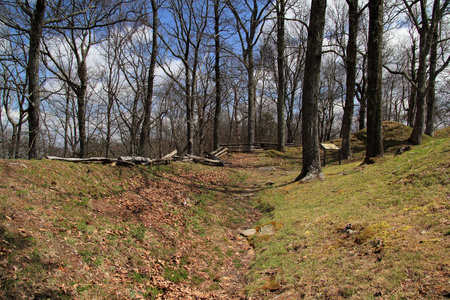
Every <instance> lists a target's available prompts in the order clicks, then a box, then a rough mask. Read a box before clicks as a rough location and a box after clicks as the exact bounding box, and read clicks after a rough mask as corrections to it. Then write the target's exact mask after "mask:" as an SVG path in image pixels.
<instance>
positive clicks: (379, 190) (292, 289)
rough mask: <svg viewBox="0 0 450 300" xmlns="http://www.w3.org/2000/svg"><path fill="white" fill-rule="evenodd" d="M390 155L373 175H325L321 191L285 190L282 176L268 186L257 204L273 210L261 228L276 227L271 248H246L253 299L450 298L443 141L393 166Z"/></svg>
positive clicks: (333, 170) (447, 163)
mask: <svg viewBox="0 0 450 300" xmlns="http://www.w3.org/2000/svg"><path fill="white" fill-rule="evenodd" d="M387 125H388V126H387V127H388V128H389V127H390V126H391V125H394V127H401V126H400V125H398V124H397V125H396V124H387ZM385 131H386V130H385ZM407 133H408V130H407V129H405V136H406V135H407ZM385 136H386V134H385ZM394 136H395V134H394V135H393V136H390V137H391V138H393V137H394ZM438 136H439V134H438ZM393 141H394V139H392V141H391V142H393ZM397 141H398V140H397ZM388 143H389V141H388ZM403 143H404V142H402V139H400V141H398V142H393V143H391V144H392V146H393V147H394V146H395V145H401V144H403ZM394 149H395V148H392V149H391V151H389V150H388V154H386V156H385V157H384V158H382V159H380V160H379V161H378V162H377V163H376V164H374V165H368V166H360V165H359V163H360V161H359V162H349V163H348V162H347V163H346V164H343V165H342V166H338V165H336V164H334V165H332V166H327V167H325V168H324V173H325V176H326V179H325V181H324V182H313V183H306V184H298V183H294V184H285V183H286V182H288V181H289V180H291V179H292V178H294V177H293V174H291V173H289V172H288V173H287V174H286V176H284V177H283V176H281V177H278V178H277V179H274V180H275V188H272V189H270V190H267V191H265V192H264V193H262V194H260V197H259V199H258V200H259V201H260V202H262V203H264V204H265V205H266V206H272V207H273V208H274V210H273V211H272V212H271V214H269V215H266V216H265V217H264V218H263V219H262V220H260V222H259V223H258V224H259V225H261V224H265V223H270V222H275V223H276V224H282V225H281V228H280V229H279V230H278V232H277V233H276V234H275V235H274V236H273V237H271V238H270V239H267V237H264V238H256V239H254V240H253V243H254V244H255V246H256V249H257V256H256V261H255V264H254V266H253V269H252V272H251V273H250V277H251V281H252V284H251V285H250V286H249V290H250V291H251V293H253V294H254V295H256V296H259V297H261V298H264V297H267V298H270V297H272V296H273V294H280V293H281V294H283V295H284V296H285V298H281V299H297V298H303V297H304V298H307V299H309V298H314V299H338V298H353V299H372V298H373V299H376V298H379V297H382V299H417V298H425V299H439V298H443V297H444V296H446V297H449V296H450V295H449V293H450V213H449V212H450V184H449V183H450V178H449V176H450V160H449V157H450V139H449V138H442V139H429V138H428V139H427V141H426V142H425V143H424V144H423V145H421V146H417V147H414V148H413V149H412V150H411V151H408V152H405V153H404V154H402V155H399V156H394V155H393V154H392V153H391V152H392V151H393V150H394ZM285 173H286V172H285ZM270 291H272V292H270ZM271 294H272V295H271Z"/></svg>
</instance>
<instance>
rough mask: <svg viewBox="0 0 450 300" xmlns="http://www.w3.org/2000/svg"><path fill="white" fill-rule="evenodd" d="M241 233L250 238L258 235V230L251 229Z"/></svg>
mask: <svg viewBox="0 0 450 300" xmlns="http://www.w3.org/2000/svg"><path fill="white" fill-rule="evenodd" d="M239 233H240V234H241V235H243V236H245V237H249V236H252V235H255V234H256V229H254V228H250V229H246V230H241V232H239Z"/></svg>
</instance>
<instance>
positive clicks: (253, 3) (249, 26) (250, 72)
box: [226, 0, 271, 150]
mask: <svg viewBox="0 0 450 300" xmlns="http://www.w3.org/2000/svg"><path fill="white" fill-rule="evenodd" d="M226 3H227V6H228V7H229V8H230V10H231V12H232V13H233V15H234V17H235V22H236V30H237V34H238V36H239V43H240V46H241V50H242V57H239V59H240V60H241V62H242V63H243V65H244V67H245V69H246V71H247V89H248V90H247V92H248V98H247V101H248V127H247V132H248V136H247V147H248V149H249V150H252V149H253V144H254V142H255V119H256V115H255V112H256V111H255V103H256V76H255V60H254V49H255V46H256V44H257V43H258V41H259V38H260V36H261V34H262V32H263V30H262V27H263V25H264V23H265V21H266V19H267V16H268V15H269V13H270V11H268V8H269V6H270V4H271V1H261V0H245V1H244V3H241V4H242V5H241V6H238V3H239V2H237V1H234V2H232V1H231V0H227V2H226Z"/></svg>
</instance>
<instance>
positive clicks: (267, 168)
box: [258, 167, 276, 171]
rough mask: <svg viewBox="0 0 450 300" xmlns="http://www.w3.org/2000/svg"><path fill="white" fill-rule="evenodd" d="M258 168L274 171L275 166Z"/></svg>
mask: <svg viewBox="0 0 450 300" xmlns="http://www.w3.org/2000/svg"><path fill="white" fill-rule="evenodd" d="M258 170H260V171H275V170H276V168H275V167H261V168H259V169H258Z"/></svg>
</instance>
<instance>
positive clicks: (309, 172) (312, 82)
mask: <svg viewBox="0 0 450 300" xmlns="http://www.w3.org/2000/svg"><path fill="white" fill-rule="evenodd" d="M326 7H327V2H326V0H313V1H312V2H311V17H310V20H309V28H308V45H307V50H306V64H305V77H304V81H303V119H302V146H303V158H302V160H303V165H302V171H301V173H300V175H298V176H297V178H296V179H295V181H299V180H302V181H305V180H313V179H323V178H324V176H323V173H322V167H321V165H320V153H319V136H318V126H317V121H318V102H319V82H320V66H321V60H322V41H323V32H324V28H325V11H326Z"/></svg>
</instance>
